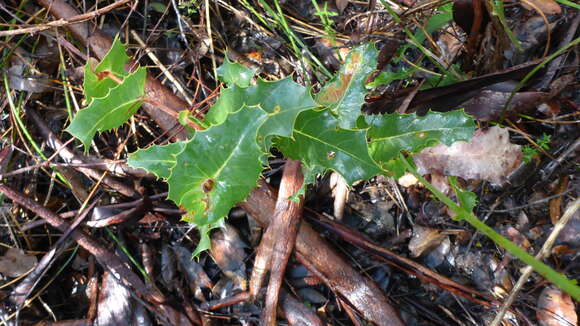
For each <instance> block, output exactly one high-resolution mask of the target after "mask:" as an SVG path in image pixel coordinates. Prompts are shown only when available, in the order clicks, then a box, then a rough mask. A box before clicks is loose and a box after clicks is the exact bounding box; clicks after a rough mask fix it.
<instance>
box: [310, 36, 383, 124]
mask: <svg viewBox="0 0 580 326" xmlns="http://www.w3.org/2000/svg"><path fill="white" fill-rule="evenodd" d="M377 56H378V52H377V50H376V49H375V46H374V45H373V44H364V45H361V46H358V47H356V48H354V49H353V50H352V51H351V52H350V53H349V55H348V56H347V58H346V62H345V64H344V65H343V66H342V67H341V68H340V71H339V73H338V75H336V76H335V77H334V78H333V79H332V80H331V81H330V82H329V83H328V84H327V85H326V86H324V88H322V90H321V91H320V92H319V93H318V95H317V96H316V101H317V102H318V103H320V104H322V105H325V106H328V107H330V108H331V109H332V111H333V112H334V113H335V114H337V115H338V118H339V120H340V127H341V128H345V129H351V128H354V127H355V124H356V119H357V118H358V116H359V115H360V114H361V107H362V105H363V104H364V99H365V95H366V89H365V84H366V81H367V79H368V77H369V75H370V74H371V73H372V72H373V71H374V70H375V69H376V67H377Z"/></svg>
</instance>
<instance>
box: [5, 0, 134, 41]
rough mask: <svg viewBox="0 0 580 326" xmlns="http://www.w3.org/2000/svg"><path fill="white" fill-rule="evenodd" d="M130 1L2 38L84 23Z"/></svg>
mask: <svg viewBox="0 0 580 326" xmlns="http://www.w3.org/2000/svg"><path fill="white" fill-rule="evenodd" d="M130 1H131V0H120V1H117V2H114V3H112V4H110V5H108V6H106V7H103V8H99V9H97V10H94V11H91V12H87V13H86V14H82V15H76V16H73V17H70V18H69V19H63V18H61V19H59V20H56V21H51V22H48V23H46V24H39V25H35V26H30V27H23V28H18V29H13V30H9V31H0V37H2V36H12V35H19V34H27V33H29V34H34V33H38V32H42V31H44V30H47V29H50V28H54V27H63V26H67V25H70V24H76V23H80V22H84V21H86V20H89V19H93V18H95V17H97V16H100V15H102V14H104V13H107V12H109V11H111V10H113V9H115V8H117V7H119V6H122V5H124V4H126V3H127V2H130Z"/></svg>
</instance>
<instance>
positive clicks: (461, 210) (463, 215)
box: [400, 154, 580, 301]
mask: <svg viewBox="0 0 580 326" xmlns="http://www.w3.org/2000/svg"><path fill="white" fill-rule="evenodd" d="M400 158H401V161H402V162H403V164H404V165H405V167H406V168H407V170H408V171H409V172H410V173H411V174H413V175H414V176H415V177H416V178H417V179H418V180H419V181H421V183H422V184H423V185H425V187H426V188H427V189H429V191H431V193H432V194H433V195H435V197H437V199H439V200H440V201H441V202H443V203H444V204H446V205H447V206H448V207H449V208H451V209H452V210H453V211H454V212H455V213H456V214H457V217H456V219H458V220H465V221H466V222H467V223H469V224H471V226H473V227H474V228H476V229H477V230H478V231H479V232H481V233H483V234H485V235H486V236H488V237H489V238H490V239H491V240H492V241H493V242H495V243H496V244H498V245H500V246H501V247H503V248H505V249H506V250H507V251H508V252H510V253H511V254H512V255H514V256H516V257H517V258H518V259H520V260H522V261H523V262H524V263H525V264H527V265H529V266H531V267H532V268H533V269H534V270H535V271H536V272H537V273H539V274H540V275H542V276H543V277H545V278H546V279H547V280H548V281H550V282H552V283H554V284H555V285H556V286H558V287H559V288H560V289H562V290H563V291H565V292H566V293H568V294H569V295H570V296H572V297H573V298H574V299H575V300H579V301H580V287H578V286H577V285H576V282H574V281H571V280H569V279H568V278H567V277H566V276H564V275H563V274H561V273H558V272H557V271H555V270H554V269H552V268H551V267H550V266H548V265H546V264H544V263H543V262H541V261H539V260H537V259H535V258H534V257H533V256H532V255H530V254H528V253H527V252H526V251H524V250H523V249H521V248H520V247H518V246H517V245H515V244H514V243H513V242H511V241H509V240H508V239H506V238H504V237H503V236H502V235H500V234H499V233H497V232H495V230H494V229H493V228H491V227H489V226H488V225H486V224H485V223H483V222H482V221H480V220H479V219H478V218H477V217H475V216H474V215H473V214H472V213H471V212H470V211H468V210H467V209H466V208H465V207H462V206H459V205H457V204H456V203H455V202H453V201H452V200H451V199H450V198H449V197H447V196H446V195H445V194H443V193H442V192H440V191H439V190H437V189H436V188H435V187H434V186H433V185H432V184H431V183H429V182H428V181H427V180H425V178H423V176H421V175H420V174H419V173H418V172H417V170H416V169H415V168H414V167H413V166H412V165H411V163H409V161H408V160H407V158H405V157H404V156H403V154H400ZM455 191H456V193H457V191H458V190H457V189H455Z"/></svg>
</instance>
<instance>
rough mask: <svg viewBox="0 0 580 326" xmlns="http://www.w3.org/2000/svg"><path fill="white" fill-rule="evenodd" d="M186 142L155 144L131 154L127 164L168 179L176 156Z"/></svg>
mask: <svg viewBox="0 0 580 326" xmlns="http://www.w3.org/2000/svg"><path fill="white" fill-rule="evenodd" d="M184 147H185V142H183V141H180V142H176V143H172V144H168V145H153V146H149V147H148V148H146V149H140V150H138V151H136V152H134V153H131V154H129V157H128V158H127V164H129V165H130V166H132V167H134V168H141V169H145V170H147V171H149V172H151V173H153V174H155V176H157V177H158V178H163V179H167V178H169V176H171V169H173V167H174V166H175V157H176V156H177V155H178V154H179V153H181V152H182V151H183V149H184Z"/></svg>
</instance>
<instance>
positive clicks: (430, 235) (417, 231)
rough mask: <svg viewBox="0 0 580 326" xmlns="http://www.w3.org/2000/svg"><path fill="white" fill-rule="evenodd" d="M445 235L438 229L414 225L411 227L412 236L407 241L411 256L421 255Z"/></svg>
mask: <svg viewBox="0 0 580 326" xmlns="http://www.w3.org/2000/svg"><path fill="white" fill-rule="evenodd" d="M445 237H446V235H445V234H442V233H441V231H439V230H436V229H432V228H428V227H424V226H420V225H415V226H414V227H413V236H412V237H411V241H409V251H410V252H411V256H412V257H419V256H421V254H422V253H423V252H424V251H425V250H428V249H431V248H434V247H436V246H438V245H439V244H440V243H441V241H443V239H445Z"/></svg>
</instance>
